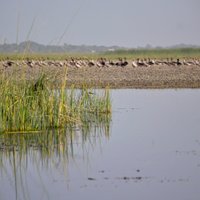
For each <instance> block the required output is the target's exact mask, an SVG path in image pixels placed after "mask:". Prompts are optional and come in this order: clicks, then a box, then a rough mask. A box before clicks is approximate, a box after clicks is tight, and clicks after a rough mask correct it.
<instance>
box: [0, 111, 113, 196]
mask: <svg viewBox="0 0 200 200" xmlns="http://www.w3.org/2000/svg"><path fill="white" fill-rule="evenodd" d="M92 116H93V118H91V116H89V114H86V115H85V118H84V120H83V122H84V123H83V125H81V126H80V125H74V126H69V127H68V128H67V129H59V130H49V131H46V132H33V133H18V134H2V135H0V174H1V182H2V183H4V180H8V181H9V187H10V189H11V190H10V191H15V192H11V193H10V194H7V195H8V196H7V198H6V199H13V198H14V196H15V199H33V197H32V195H31V197H30V196H29V191H30V190H32V189H31V188H30V187H31V185H32V183H31V184H30V182H32V181H36V182H35V183H36V184H37V185H39V187H40V190H42V193H44V196H45V199H49V194H48V189H47V188H46V187H47V186H46V185H45V183H44V182H45V181H44V180H43V179H45V178H43V177H42V173H43V172H44V171H46V172H48V173H49V176H53V173H52V174H51V172H53V171H55V170H57V171H58V172H59V173H61V174H62V175H64V178H65V180H66V181H67V180H68V166H69V163H70V162H74V163H76V162H77V160H79V159H82V160H83V161H84V162H88V158H89V157H90V156H89V154H90V153H91V152H92V151H91V150H92V149H93V148H95V147H96V146H98V144H100V143H101V140H102V139H109V136H110V121H111V115H101V116H100V117H98V118H97V117H96V118H95V117H94V115H92ZM80 154H81V155H80ZM85 158H87V159H85ZM54 181H56V180H54ZM35 183H34V184H35ZM7 186H8V185H7ZM7 191H9V190H8V188H7ZM4 198H5V197H4ZM0 199H1V195H0Z"/></svg>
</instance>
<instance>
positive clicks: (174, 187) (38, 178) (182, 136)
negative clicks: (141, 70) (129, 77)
mask: <svg viewBox="0 0 200 200" xmlns="http://www.w3.org/2000/svg"><path fill="white" fill-rule="evenodd" d="M199 102H200V90H189V89H187V90H128V89H127V90H112V106H113V114H112V121H111V123H110V125H108V124H106V125H101V126H100V127H97V126H95V127H93V128H90V129H87V131H84V130H82V129H80V127H76V128H74V130H73V133H72V132H67V135H68V136H67V137H66V136H65V135H64V136H62V134H57V135H56V139H55V138H54V139H52V137H54V134H52V133H51V134H49V135H50V136H49V135H48V134H47V139H49V138H51V140H50V139H49V140H50V141H51V143H50V145H47V144H45V145H46V148H45V147H44V146H42V145H41V146H40V145H38V146H34V145H35V143H36V141H37V142H38V140H39V139H38V138H40V137H38V138H34V137H33V138H29V139H28V140H31V141H33V142H32V143H31V145H30V144H29V146H26V145H25V146H24V147H23V151H21V150H20V149H17V148H13V149H12V148H10V150H9V151H8V150H6V149H3V148H1V149H0V199H2V200H10V199H57V200H59V199H60V200H62V199H97V200H98V199H100V200H102V199H104V200H110V199H115V200H118V199H119V200H121V199H126V200H129V199H130V200H132V199H152V200H155V199H162V200H165V199H166V200H168V199H170V200H177V199H181V200H182V199H186V200H187V199H188V200H198V199H199V198H200V190H199V185H200V106H199ZM60 135H61V136H60ZM10 137H13V136H10ZM30 137H31V136H30ZM59 137H61V139H60V140H59ZM63 137H64V139H65V141H66V142H64V143H63V142H62V140H63ZM18 140H20V139H19V138H18ZM39 142H40V141H39ZM1 144H2V140H1ZM55 144H56V145H55Z"/></svg>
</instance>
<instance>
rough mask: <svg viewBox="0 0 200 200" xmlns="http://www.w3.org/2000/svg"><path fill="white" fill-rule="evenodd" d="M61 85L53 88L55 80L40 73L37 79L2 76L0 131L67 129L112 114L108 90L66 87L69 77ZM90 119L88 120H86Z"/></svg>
mask: <svg viewBox="0 0 200 200" xmlns="http://www.w3.org/2000/svg"><path fill="white" fill-rule="evenodd" d="M65 74H66V75H65V76H64V77H63V79H62V80H61V86H60V88H56V89H55V88H52V83H53V82H54V80H49V79H48V77H47V76H46V75H45V74H40V75H39V76H38V77H37V78H36V79H34V80H26V79H25V78H24V77H25V76H23V75H22V79H21V80H15V79H12V76H11V77H10V76H6V75H5V74H2V75H1V77H0V97H1V101H0V133H9V132H12V133H14V132H33V131H40V130H49V129H59V128H65V127H67V126H69V125H72V124H82V123H85V122H86V121H87V120H89V118H98V119H99V120H100V119H101V117H102V115H110V113H111V101H110V96H109V90H108V89H105V90H104V92H103V94H101V95H99V94H97V93H94V91H93V90H92V89H89V88H87V87H85V86H83V87H82V88H81V89H80V90H75V89H74V88H73V87H72V88H71V89H69V90H66V76H67V69H66V70H65ZM87 118H88V119H87Z"/></svg>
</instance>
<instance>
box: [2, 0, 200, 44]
mask: <svg viewBox="0 0 200 200" xmlns="http://www.w3.org/2000/svg"><path fill="white" fill-rule="evenodd" d="M26 40H32V41H35V42H38V43H41V44H45V45H49V44H51V45H62V44H64V43H66V44H74V45H82V44H84V45H105V46H112V45H118V46H123V47H144V46H146V45H147V44H150V45H152V46H154V47H156V46H162V47H166V46H171V45H176V44H181V43H184V44H192V45H200V0H0V43H1V44H2V43H5V42H6V43H20V42H22V41H26Z"/></svg>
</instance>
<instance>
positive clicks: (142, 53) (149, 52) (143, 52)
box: [0, 47, 200, 60]
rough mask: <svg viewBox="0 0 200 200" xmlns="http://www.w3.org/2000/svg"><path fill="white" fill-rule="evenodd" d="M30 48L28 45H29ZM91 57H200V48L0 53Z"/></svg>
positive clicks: (19, 56) (25, 56)
mask: <svg viewBox="0 0 200 200" xmlns="http://www.w3.org/2000/svg"><path fill="white" fill-rule="evenodd" d="M27 48H28V47H27ZM71 57H74V58H80V57H81V58H89V59H94V60H95V59H98V58H99V57H105V58H108V59H118V58H119V57H126V58H127V59H136V58H157V59H162V58H200V48H189V47H188V48H171V49H170V48H169V49H167V48H158V49H156V48H155V49H128V50H124V49H121V50H116V51H107V52H100V53H70V52H68V53H27V52H24V53H23V54H22V53H5V54H0V60H8V59H10V60H23V59H31V60H38V59H39V60H40V59H41V60H65V59H68V58H71Z"/></svg>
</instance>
